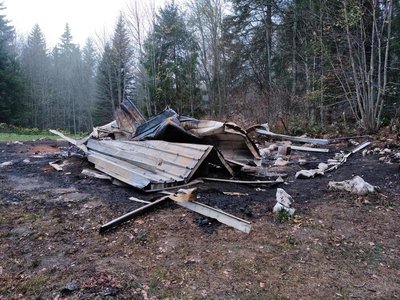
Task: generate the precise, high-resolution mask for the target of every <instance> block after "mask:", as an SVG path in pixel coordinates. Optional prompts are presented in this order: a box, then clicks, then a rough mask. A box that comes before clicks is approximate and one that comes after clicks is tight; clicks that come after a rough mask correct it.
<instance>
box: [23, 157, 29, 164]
mask: <svg viewBox="0 0 400 300" xmlns="http://www.w3.org/2000/svg"><path fill="white" fill-rule="evenodd" d="M22 162H23V163H24V164H30V163H31V160H30V159H29V158H25V159H24V160H23V161H22Z"/></svg>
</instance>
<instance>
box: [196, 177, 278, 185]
mask: <svg viewBox="0 0 400 300" xmlns="http://www.w3.org/2000/svg"><path fill="white" fill-rule="evenodd" d="M201 179H203V180H206V181H216V182H229V183H243V184H275V183H282V182H283V179H282V178H281V179H280V180H279V178H278V179H277V180H273V181H271V180H255V181H248V180H233V179H221V178H210V177H203V178H201Z"/></svg>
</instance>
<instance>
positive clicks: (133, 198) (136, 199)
mask: <svg viewBox="0 0 400 300" xmlns="http://www.w3.org/2000/svg"><path fill="white" fill-rule="evenodd" d="M128 199H129V200H131V201H135V202H139V203H146V204H149V203H151V202H150V201H146V200H142V199H138V198H135V197H129V198H128Z"/></svg>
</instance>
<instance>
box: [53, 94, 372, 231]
mask: <svg viewBox="0 0 400 300" xmlns="http://www.w3.org/2000/svg"><path fill="white" fill-rule="evenodd" d="M51 132H52V133H55V134H58V135H59V136H61V137H62V138H63V139H65V140H67V141H68V142H70V143H72V144H73V145H75V146H76V147H78V148H79V149H80V150H81V151H82V152H83V154H84V156H85V157H87V159H88V160H89V161H90V162H91V163H93V164H94V167H95V168H96V169H97V170H98V171H101V173H99V172H96V171H94V170H84V171H83V172H84V173H85V174H86V175H88V176H95V177H99V178H100V177H101V178H109V179H110V180H114V181H115V180H117V181H119V182H123V183H125V184H128V185H130V186H132V187H134V188H137V189H140V190H143V191H145V192H161V193H163V194H164V195H163V196H162V197H160V198H158V199H157V200H155V201H154V202H147V201H144V200H140V199H135V201H138V202H143V203H144V206H142V207H141V208H139V209H137V210H135V211H132V212H129V213H128V214H126V215H124V216H122V217H119V218H118V219H115V220H113V221H111V222H109V223H107V224H105V225H103V226H101V228H100V232H104V231H107V230H109V229H111V228H113V227H115V226H117V225H118V224H121V223H123V222H125V221H127V220H130V219H132V218H134V217H135V216H136V215H138V214H139V213H142V212H143V211H145V210H147V209H148V208H150V207H153V206H155V205H157V204H159V203H160V202H163V201H166V200H173V201H175V202H176V203H177V204H178V205H181V206H183V207H186V208H188V209H190V210H193V211H195V212H198V213H200V214H202V215H204V216H207V217H210V218H214V219H217V220H218V221H220V222H221V223H224V224H227V225H229V226H232V227H234V228H236V229H239V230H241V231H243V232H247V233H248V232H250V229H251V225H250V223H249V222H248V221H245V220H242V219H239V218H237V217H235V216H232V215H230V214H227V213H225V212H223V211H221V210H219V209H216V208H212V207H210V206H207V205H204V204H202V203H199V202H197V201H195V200H196V189H195V188H189V187H193V186H195V185H196V184H199V183H202V182H203V181H221V182H234V183H241V184H254V185H278V184H281V183H284V178H285V177H287V174H285V173H284V172H276V171H274V170H277V169H276V168H271V165H272V167H278V170H282V167H285V166H286V165H288V164H290V163H292V162H291V161H290V158H289V157H290V156H289V154H290V153H291V151H307V152H322V153H327V152H329V149H327V148H320V147H321V145H327V144H328V143H329V141H328V140H326V139H316V138H308V137H295V136H288V135H280V134H275V133H273V132H271V131H270V130H269V128H268V125H267V124H263V125H255V126H252V127H250V128H248V129H243V128H241V127H240V126H238V125H236V124H234V123H230V122H225V123H224V122H217V121H210V120H197V119H194V118H191V117H187V116H181V115H178V114H177V113H176V112H175V111H174V110H172V109H169V108H167V109H165V110H164V111H163V112H162V113H160V114H158V115H156V116H154V117H152V118H151V119H149V120H146V119H145V118H144V117H143V116H142V114H141V113H140V112H139V111H138V110H137V108H136V107H135V106H134V105H133V103H132V102H130V101H129V100H125V101H124V102H123V103H121V105H120V108H119V109H118V110H117V111H116V113H115V120H114V121H113V122H111V123H109V124H106V125H104V126H101V127H96V128H94V130H93V132H92V133H91V134H90V135H89V136H88V137H86V138H83V139H81V140H74V139H71V138H68V137H66V136H64V135H63V134H62V133H60V132H57V131H54V130H51ZM254 136H262V137H264V139H265V138H268V139H273V140H275V141H276V140H279V141H280V142H278V143H277V142H274V143H269V144H266V143H262V144H256V142H255V139H254V138H253V137H254ZM295 144H296V145H295ZM368 145H369V142H365V143H361V144H358V145H357V147H356V148H355V149H354V150H353V151H351V152H349V153H338V154H336V155H335V156H334V157H332V158H330V159H327V160H326V162H321V163H319V164H318V165H317V166H316V168H314V169H310V170H302V171H299V172H297V173H296V175H295V177H296V178H311V177H315V176H320V175H323V174H324V173H326V172H330V171H332V170H335V169H336V168H338V167H339V166H340V165H342V164H343V163H345V162H346V160H347V158H348V157H349V156H350V155H351V154H353V153H355V152H358V151H360V150H361V149H364V148H365V147H366V146H368ZM271 159H273V162H272V163H271ZM266 162H269V163H266ZM297 163H299V164H302V163H304V162H302V160H301V158H300V159H298V161H297ZM52 166H53V167H54V168H56V169H57V168H59V166H58V165H57V164H56V163H53V164H52ZM243 175H246V176H243ZM244 177H245V178H249V177H253V178H252V179H253V180H243V178H244ZM169 190H175V191H173V192H169ZM176 191H177V192H176ZM278 204H279V205H278ZM277 209H279V210H280V209H285V210H287V212H288V213H289V214H292V213H293V212H294V209H292V208H291V198H290V196H289V195H288V194H287V193H286V192H284V191H283V190H282V189H278V191H277V206H276V209H274V210H277Z"/></svg>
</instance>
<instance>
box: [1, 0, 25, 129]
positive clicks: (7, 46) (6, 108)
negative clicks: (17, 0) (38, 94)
mask: <svg viewBox="0 0 400 300" xmlns="http://www.w3.org/2000/svg"><path fill="white" fill-rule="evenodd" d="M2 10H4V5H3V3H0V12H1V11H2ZM14 40H15V32H14V28H13V27H12V26H10V25H9V22H8V20H7V19H6V16H5V15H3V14H0V123H15V124H21V123H23V122H24V119H23V114H24V110H25V107H24V103H23V102H22V92H23V83H22V79H21V77H20V73H19V65H18V61H17V59H16V53H15V51H14V47H13V45H14Z"/></svg>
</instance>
